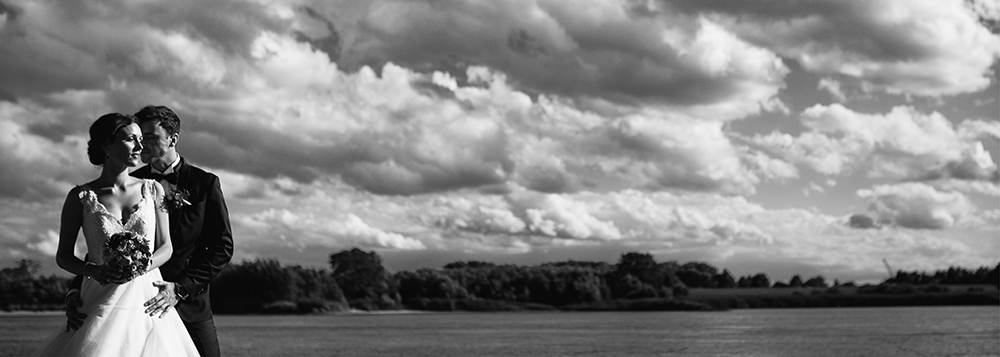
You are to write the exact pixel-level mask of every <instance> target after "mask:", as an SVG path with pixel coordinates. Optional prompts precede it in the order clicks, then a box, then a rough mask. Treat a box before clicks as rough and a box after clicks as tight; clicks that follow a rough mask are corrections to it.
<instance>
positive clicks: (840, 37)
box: [660, 0, 1000, 96]
mask: <svg viewBox="0 0 1000 357" xmlns="http://www.w3.org/2000/svg"><path fill="white" fill-rule="evenodd" d="M660 3H661V4H663V6H662V7H661V8H660V11H661V12H663V13H668V12H671V10H680V11H684V12H687V13H692V14H702V15H704V16H706V17H708V18H711V19H713V20H715V21H716V22H718V23H720V24H722V26H724V27H726V28H727V29H729V30H730V31H732V32H733V33H737V34H740V36H741V37H742V38H745V39H747V40H748V41H749V42H751V43H755V44H758V45H760V46H762V47H764V48H767V49H769V50H771V51H774V52H775V53H778V54H780V55H782V56H785V57H788V58H793V59H795V60H796V61H798V62H799V63H800V64H801V65H802V66H803V67H805V68H806V69H808V70H810V71H813V72H816V73H819V74H822V75H837V77H838V79H840V82H841V84H842V85H843V84H845V83H846V81H847V80H852V82H853V87H854V88H858V89H861V90H872V91H884V92H888V93H896V94H913V95H921V96H942V95H955V94H959V93H969V92H974V91H978V90H982V89H984V88H986V86H987V85H989V83H990V79H991V78H992V76H993V75H992V74H991V70H990V66H991V65H993V63H994V62H995V61H996V59H997V56H998V55H1000V35H998V34H997V33H992V32H991V29H989V28H988V27H987V26H984V25H983V24H982V23H980V17H983V16H984V15H985V16H991V15H990V14H994V15H993V16H995V12H996V11H995V8H996V6H995V5H985V3H986V2H983V1H974V2H969V1H963V0H948V1H939V0H917V1H914V0H880V1H866V2H864V3H853V2H842V1H835V0H823V1H810V2H801V1H792V0H783V1H769V2H766V3H754V4H749V3H742V2H731V1H697V0H681V1H677V0H663V1H660ZM969 4H972V5H973V6H969ZM987 18H988V17H987Z"/></svg>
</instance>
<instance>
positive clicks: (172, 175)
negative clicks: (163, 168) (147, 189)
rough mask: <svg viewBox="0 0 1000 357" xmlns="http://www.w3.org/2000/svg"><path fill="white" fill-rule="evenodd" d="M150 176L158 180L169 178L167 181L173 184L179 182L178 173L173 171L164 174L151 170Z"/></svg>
mask: <svg viewBox="0 0 1000 357" xmlns="http://www.w3.org/2000/svg"><path fill="white" fill-rule="evenodd" d="M149 178H151V179H154V180H156V181H163V180H167V182H169V183H170V184H171V185H176V184H177V174H176V173H173V172H171V173H169V174H166V175H164V174H158V173H155V172H150V173H149Z"/></svg>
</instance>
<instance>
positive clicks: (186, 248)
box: [66, 105, 233, 356]
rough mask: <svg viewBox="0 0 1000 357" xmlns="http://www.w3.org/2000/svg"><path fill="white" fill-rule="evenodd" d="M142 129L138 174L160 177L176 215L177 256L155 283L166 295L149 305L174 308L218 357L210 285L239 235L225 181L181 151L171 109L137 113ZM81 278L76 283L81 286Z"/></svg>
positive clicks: (155, 310)
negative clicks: (225, 193)
mask: <svg viewBox="0 0 1000 357" xmlns="http://www.w3.org/2000/svg"><path fill="white" fill-rule="evenodd" d="M135 116H136V118H138V119H139V128H140V129H141V130H142V144H143V148H142V154H141V155H142V161H143V162H145V163H147V164H148V165H146V166H143V167H141V168H139V169H138V170H135V171H134V172H132V176H135V177H138V178H146V179H154V180H157V181H159V182H160V184H161V185H163V188H164V190H165V192H166V194H165V197H164V202H163V209H166V210H167V212H168V214H169V216H170V241H171V243H172V244H173V247H174V254H173V255H172V256H171V257H170V260H168V261H167V262H166V263H165V264H163V266H161V267H160V273H161V274H162V275H163V280H164V281H160V282H156V283H154V285H156V286H157V287H158V288H159V289H160V293H159V294H157V295H156V296H155V297H153V298H152V299H150V300H149V301H147V302H146V303H145V306H146V313H147V314H149V315H150V316H162V314H165V313H166V312H167V311H169V309H170V308H171V307H175V308H176V309H177V312H178V314H179V315H180V317H181V320H183V321H184V325H185V326H186V327H187V329H188V332H189V333H190V334H191V338H192V339H193V340H194V344H195V346H196V347H197V348H198V353H199V354H201V355H202V356H218V355H219V354H220V352H219V339H218V336H217V334H216V330H215V321H214V320H213V319H212V308H211V305H210V301H209V289H208V287H209V283H211V282H212V280H213V279H214V278H215V276H216V275H217V274H219V272H220V271H222V269H223V268H225V267H226V265H227V264H228V263H229V260H230V259H231V258H232V256H233V234H232V229H231V228H230V225H229V210H228V209H227V208H226V200H225V198H224V197H223V196H222V189H221V187H220V185H219V177H218V176H216V175H214V174H211V173H208V172H205V170H202V169H200V168H198V167H195V166H192V165H191V164H189V163H188V162H187V161H186V160H184V159H183V158H181V157H180V155H179V154H178V153H177V140H178V139H179V136H180V129H181V122H180V118H178V117H177V114H175V113H174V111H173V110H170V108H167V107H165V106H152V105H149V106H146V107H144V108H142V109H141V110H139V112H138V113H135ZM79 280H80V279H79V277H77V279H76V280H74V282H73V287H74V288H79V286H80V284H79V282H78V281H79ZM72 294H73V292H72V290H71V292H70V294H69V295H68V296H67V306H66V315H67V316H68V317H69V325H70V326H74V327H79V326H80V324H81V323H82V320H83V318H84V317H86V316H85V315H82V314H80V313H79V312H77V311H76V305H77V304H76V302H78V301H79V294H77V295H76V298H75V300H71V298H73V296H71V295H72Z"/></svg>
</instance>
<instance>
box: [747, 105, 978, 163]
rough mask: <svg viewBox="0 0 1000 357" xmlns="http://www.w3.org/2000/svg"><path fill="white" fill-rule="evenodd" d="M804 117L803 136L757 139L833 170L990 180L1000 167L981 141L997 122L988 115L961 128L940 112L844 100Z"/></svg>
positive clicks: (819, 107)
mask: <svg viewBox="0 0 1000 357" xmlns="http://www.w3.org/2000/svg"><path fill="white" fill-rule="evenodd" d="M801 121H802V123H803V124H804V125H805V126H806V127H807V128H809V131H806V132H804V133H802V134H801V135H799V136H798V137H794V136H792V135H790V134H784V133H777V132H775V133H771V134H769V135H757V136H755V137H754V138H753V141H754V142H755V143H757V144H759V145H762V146H763V147H765V148H768V149H770V150H773V151H775V152H779V153H781V154H782V155H784V156H785V157H786V158H787V159H788V160H790V161H793V162H796V163H801V164H804V165H807V166H809V167H811V168H812V169H814V170H816V171H818V172H821V173H824V174H831V175H835V174H843V173H850V172H853V171H856V170H865V171H867V175H868V176H870V177H876V178H895V179H918V178H919V179H933V178H941V177H949V178H950V177H955V178H961V179H966V180H989V179H991V178H992V177H993V176H994V175H995V172H996V170H997V165H996V163H994V162H993V159H992V158H991V157H990V155H989V153H988V152H986V151H985V150H984V148H983V145H982V142H980V138H981V137H982V135H985V134H988V133H989V132H990V130H992V129H994V125H992V124H987V123H985V122H982V121H976V120H966V121H963V122H962V123H961V124H959V126H958V129H957V130H956V127H955V126H954V125H953V124H951V122H949V121H948V120H947V119H946V118H945V117H944V116H942V115H941V114H939V113H930V114H923V113H920V112H918V111H917V110H915V109H914V108H910V107H895V108H893V109H892V110H891V111H890V112H889V113H886V114H863V113H858V112H855V111H853V110H850V109H847V108H846V107H844V106H843V105H840V104H833V105H830V106H822V105H815V106H813V107H810V108H808V109H806V110H805V111H803V112H802V114H801Z"/></svg>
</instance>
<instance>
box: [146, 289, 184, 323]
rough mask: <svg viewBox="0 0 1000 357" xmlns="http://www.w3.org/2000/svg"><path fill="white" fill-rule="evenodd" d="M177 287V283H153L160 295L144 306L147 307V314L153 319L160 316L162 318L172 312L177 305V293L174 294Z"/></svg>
mask: <svg viewBox="0 0 1000 357" xmlns="http://www.w3.org/2000/svg"><path fill="white" fill-rule="evenodd" d="M175 285H176V284H175V283H171V282H169V281H157V282H154V283H153V286H155V287H157V288H159V289H160V293H158V294H156V296H154V297H153V298H152V299H149V301H146V303H145V304H143V305H142V306H145V307H146V313H147V314H149V316H151V317H152V316H156V314H160V318H162V317H163V316H164V315H166V314H167V312H168V311H170V308H172V307H174V306H175V305H177V302H178V300H177V293H175V292H174V289H175V288H176V286H175Z"/></svg>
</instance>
